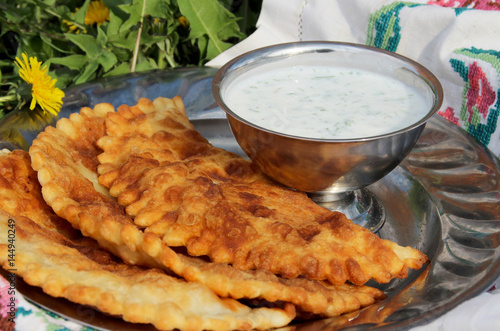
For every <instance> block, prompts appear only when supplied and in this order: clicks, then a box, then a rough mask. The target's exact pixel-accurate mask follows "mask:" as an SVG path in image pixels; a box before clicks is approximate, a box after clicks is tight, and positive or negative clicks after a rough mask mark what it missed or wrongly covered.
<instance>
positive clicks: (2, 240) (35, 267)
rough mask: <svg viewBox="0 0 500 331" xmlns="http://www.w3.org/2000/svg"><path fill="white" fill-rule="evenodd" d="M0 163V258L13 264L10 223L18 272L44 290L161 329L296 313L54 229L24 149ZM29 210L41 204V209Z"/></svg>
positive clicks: (238, 323)
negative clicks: (254, 304) (133, 261)
mask: <svg viewBox="0 0 500 331" xmlns="http://www.w3.org/2000/svg"><path fill="white" fill-rule="evenodd" d="M0 164H1V165H2V166H3V167H2V168H1V171H2V173H1V174H0V183H2V184H5V183H8V185H2V186H0V195H1V196H3V197H7V196H10V197H12V198H11V199H10V200H8V201H6V200H0V253H1V256H0V264H1V265H2V266H3V267H4V268H5V269H12V266H10V265H9V261H8V255H9V254H8V252H7V251H8V247H9V246H8V244H9V242H8V238H10V237H9V236H8V232H9V229H10V230H11V231H12V233H14V232H13V231H15V234H16V235H15V237H14V238H15V243H14V246H15V260H14V261H15V262H14V263H15V265H14V267H15V268H14V269H15V270H16V271H15V272H16V273H17V274H18V275H19V276H21V277H23V279H24V280H25V281H26V282H27V283H28V284H31V285H34V286H39V287H41V288H43V290H44V291H45V292H46V293H47V294H49V295H52V296H54V297H64V298H66V299H68V300H70V301H73V302H76V303H79V304H85V305H89V306H93V307H96V308H97V309H99V310H101V311H103V312H105V313H107V314H110V315H117V316H121V317H122V318H123V319H124V320H126V321H129V322H134V323H152V324H153V325H155V326H156V327H157V328H158V329H162V330H170V329H175V328H180V329H183V330H186V329H189V330H204V329H212V330H223V329H224V330H233V329H254V328H258V329H267V328H271V327H277V326H282V325H285V324H287V323H289V322H290V321H291V319H292V318H293V317H294V316H295V315H294V311H295V310H294V308H293V306H291V305H285V309H286V310H282V309H277V308H275V309H268V308H256V309H251V308H249V307H247V306H245V305H243V304H241V303H239V302H237V301H236V300H233V299H227V298H226V299H221V298H219V297H218V296H217V295H216V294H215V293H214V292H213V291H211V290H210V289H209V288H208V287H206V286H204V285H203V284H201V283H199V282H186V281H184V280H182V279H178V278H174V277H172V276H169V275H167V274H166V273H165V272H164V271H161V270H158V269H145V268H141V267H138V266H131V265H127V264H125V263H123V262H120V261H119V260H118V259H116V258H114V257H112V256H111V255H110V254H109V253H107V252H105V251H103V250H101V249H100V248H99V246H98V245H97V243H96V242H95V241H94V240H92V239H90V238H85V237H82V236H81V235H80V237H78V236H77V235H76V234H74V235H73V237H74V238H68V237H67V236H65V235H63V234H61V233H60V232H58V226H59V223H60V221H63V220H61V219H59V218H58V217H57V216H56V215H55V214H54V213H53V212H52V211H51V210H50V208H49V207H48V206H47V205H46V204H45V202H44V200H43V199H42V195H41V192H40V186H39V184H38V181H37V179H36V173H35V172H34V171H33V170H32V169H31V164H30V159H29V155H28V153H27V152H24V151H14V152H12V153H10V154H6V155H2V156H0ZM34 208H39V210H38V214H35V213H33V211H34ZM7 210H8V211H7ZM30 217H33V218H32V219H30ZM75 232H76V231H75ZM11 237H12V236H11Z"/></svg>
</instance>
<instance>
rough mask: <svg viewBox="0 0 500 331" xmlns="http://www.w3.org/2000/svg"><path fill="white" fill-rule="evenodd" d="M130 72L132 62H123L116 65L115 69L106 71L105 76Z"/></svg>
mask: <svg viewBox="0 0 500 331" xmlns="http://www.w3.org/2000/svg"><path fill="white" fill-rule="evenodd" d="M129 72H130V64H129V63H125V62H122V63H120V64H119V65H118V66H116V67H115V68H113V70H111V71H109V72H107V73H105V74H104V77H107V76H115V75H122V74H128V73H129Z"/></svg>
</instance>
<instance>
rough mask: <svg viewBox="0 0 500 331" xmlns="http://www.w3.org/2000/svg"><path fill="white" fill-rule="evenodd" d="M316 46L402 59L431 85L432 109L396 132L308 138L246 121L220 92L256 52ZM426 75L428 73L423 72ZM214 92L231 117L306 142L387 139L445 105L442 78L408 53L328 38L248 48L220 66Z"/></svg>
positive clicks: (418, 123)
mask: <svg viewBox="0 0 500 331" xmlns="http://www.w3.org/2000/svg"><path fill="white" fill-rule="evenodd" d="M314 46H322V47H324V48H325V47H330V48H331V47H332V46H336V47H344V48H352V49H358V50H359V49H361V50H367V51H370V52H376V53H380V54H383V55H385V56H389V57H393V58H395V59H397V60H400V61H402V62H405V63H407V64H408V65H409V66H410V67H412V68H413V69H414V71H415V72H416V73H418V74H419V76H420V77H421V78H422V79H423V81H424V82H425V83H426V84H427V85H428V86H429V88H430V90H431V91H432V92H433V93H434V97H435V98H434V102H433V105H432V107H431V108H430V109H429V111H428V112H427V114H426V115H425V116H424V117H423V118H421V119H420V120H419V121H417V122H415V123H412V124H410V125H408V126H406V127H404V128H401V129H398V130H396V131H392V132H388V133H383V134H379V135H374V136H366V137H361V138H313V137H304V136H298V135H292V134H287V133H283V132H278V131H274V130H271V129H267V128H265V127H262V126H260V125H257V124H255V123H253V122H250V121H248V120H246V119H245V118H243V117H241V116H240V115H238V114H237V113H235V112H234V111H232V110H231V109H230V108H229V107H228V106H227V104H226V103H225V102H224V100H223V98H222V96H221V93H220V87H221V83H222V81H223V78H224V75H225V73H226V72H227V71H228V70H230V69H231V68H232V67H234V66H237V65H238V64H240V63H243V62H245V60H246V59H247V58H250V57H251V56H253V55H254V54H255V53H260V52H271V51H273V50H281V49H283V50H286V49H293V48H297V47H304V48H311V47H314ZM423 74H425V75H423ZM212 95H213V97H214V99H215V102H216V103H217V105H218V106H219V107H220V108H221V109H222V110H223V111H224V112H225V113H226V115H227V116H231V117H233V118H234V119H236V120H238V121H240V122H242V123H244V124H246V125H248V126H250V127H253V128H254V129H257V130H261V131H264V132H266V133H269V134H273V135H277V136H282V137H284V138H290V139H295V140H302V141H311V142H315V141H316V142H339V143H345V142H363V141H371V140H378V139H383V138H388V137H391V136H395V135H399V134H401V133H405V132H409V131H412V130H414V129H416V128H418V127H420V126H422V128H423V127H424V125H425V123H426V122H427V121H428V120H429V119H430V118H432V117H433V116H434V115H435V114H436V113H437V112H438V111H439V109H440V108H441V105H442V103H443V95H444V94H443V87H442V85H441V83H440V81H439V79H438V78H437V77H436V76H435V75H434V73H433V72H432V71H431V70H429V69H428V68H427V67H425V66H424V65H422V64H421V63H419V62H417V61H415V60H412V59H410V58H408V57H406V56H404V55H401V54H398V53H395V52H392V51H388V50H385V49H382V48H377V47H374V46H369V45H365V44H359V43H352V42H339V41H324V40H318V41H315V40H310V41H294V42H285V43H278V44H272V45H268V46H264V47H259V48H256V49H253V50H250V51H247V52H245V53H242V54H240V55H238V56H236V57H234V58H233V59H231V60H229V61H228V62H226V63H225V64H224V65H223V66H222V67H220V68H219V69H218V70H217V72H216V73H215V75H214V78H213V80H212Z"/></svg>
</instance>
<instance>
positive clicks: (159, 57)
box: [0, 0, 262, 118]
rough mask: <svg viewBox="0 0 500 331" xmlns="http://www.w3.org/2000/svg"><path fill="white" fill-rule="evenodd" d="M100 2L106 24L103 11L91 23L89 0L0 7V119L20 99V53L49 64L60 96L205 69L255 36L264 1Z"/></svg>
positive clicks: (24, 1)
mask: <svg viewBox="0 0 500 331" xmlns="http://www.w3.org/2000/svg"><path fill="white" fill-rule="evenodd" d="M101 2H102V3H101V4H104V5H105V9H106V8H107V10H109V15H108V16H105V19H103V17H102V15H103V14H106V13H105V11H104V10H98V12H97V13H94V14H97V15H96V16H95V17H90V20H89V17H87V20H86V13H87V10H88V9H89V6H90V5H91V0H81V1H74V0H19V1H5V0H2V1H1V2H0V81H1V85H0V118H1V116H3V115H4V114H6V113H8V112H10V111H12V110H13V109H14V108H15V107H16V105H17V104H18V103H19V101H20V99H21V98H22V96H21V95H20V94H19V87H20V84H21V83H22V82H21V79H20V77H19V75H18V72H17V67H16V66H15V64H14V61H15V58H16V57H19V56H20V55H21V53H23V52H25V53H27V54H28V56H30V57H31V56H34V57H36V58H37V59H38V60H39V61H41V62H43V63H44V65H47V66H48V68H49V75H50V76H52V77H53V78H55V79H57V83H56V86H57V87H58V88H61V89H64V88H65V87H67V86H71V85H76V84H81V83H84V82H87V81H90V80H94V79H97V78H100V77H106V76H110V75H118V74H124V73H128V72H134V71H145V70H151V69H162V68H169V67H171V68H174V67H179V66H198V65H203V64H205V63H206V62H207V61H209V60H210V59H212V58H214V57H215V56H217V55H218V54H219V53H220V52H222V51H224V50H226V49H227V48H229V47H231V46H232V45H234V44H235V43H237V42H239V41H241V40H242V39H243V38H245V37H246V36H248V35H249V34H250V33H251V32H252V31H253V30H254V29H255V23H256V21H257V18H258V14H259V12H260V8H261V2H262V1H261V0H253V1H252V0H101ZM94 11H95V10H94ZM99 15H100V16H99ZM92 18H93V19H92ZM14 96H15V98H14Z"/></svg>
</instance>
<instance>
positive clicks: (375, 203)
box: [308, 188, 385, 233]
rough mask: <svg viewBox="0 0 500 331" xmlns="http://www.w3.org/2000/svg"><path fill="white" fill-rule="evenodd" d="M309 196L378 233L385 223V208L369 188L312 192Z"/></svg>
mask: <svg viewBox="0 0 500 331" xmlns="http://www.w3.org/2000/svg"><path fill="white" fill-rule="evenodd" d="M308 195H309V197H310V198H311V199H312V200H313V201H314V202H316V203H317V204H318V205H320V206H322V207H324V208H326V209H329V210H332V211H339V212H341V213H343V214H344V215H346V216H347V218H349V219H350V220H352V221H353V222H354V223H355V224H358V225H361V226H363V227H364V228H366V229H369V230H370V231H372V232H373V233H376V232H377V231H378V230H380V228H381V227H382V226H383V225H384V222H385V209H384V206H383V205H382V203H381V202H380V200H379V199H378V198H377V197H376V196H375V195H374V194H373V193H372V192H370V191H369V190H368V189H366V188H363V189H359V190H354V191H351V192H342V193H332V192H311V193H308Z"/></svg>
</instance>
